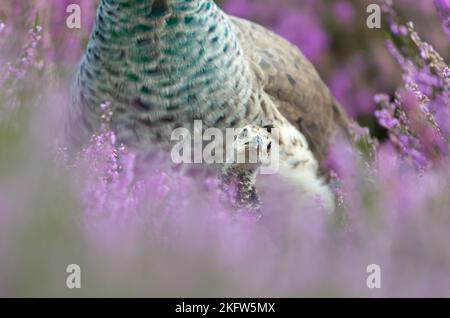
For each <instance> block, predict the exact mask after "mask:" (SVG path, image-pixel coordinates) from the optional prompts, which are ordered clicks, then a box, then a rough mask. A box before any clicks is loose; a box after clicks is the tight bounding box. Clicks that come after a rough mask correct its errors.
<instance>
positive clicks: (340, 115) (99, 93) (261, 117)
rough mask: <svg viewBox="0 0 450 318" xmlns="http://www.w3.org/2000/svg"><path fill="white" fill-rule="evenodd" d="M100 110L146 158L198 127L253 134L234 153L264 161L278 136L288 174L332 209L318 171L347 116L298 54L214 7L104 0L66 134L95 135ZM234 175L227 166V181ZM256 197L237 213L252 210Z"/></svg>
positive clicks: (164, 0) (162, 0)
mask: <svg viewBox="0 0 450 318" xmlns="http://www.w3.org/2000/svg"><path fill="white" fill-rule="evenodd" d="M105 101H107V102H108V103H110V104H111V109H112V112H113V116H112V117H111V119H110V126H111V129H112V130H113V131H114V132H115V134H116V138H117V140H118V141H120V142H121V143H123V144H125V145H127V146H128V147H130V148H132V149H135V150H136V151H137V152H142V153H144V152H145V151H146V150H148V149H149V148H150V147H152V146H153V145H157V144H165V143H168V142H169V141H170V138H171V133H172V132H173V130H174V129H177V128H179V127H186V128H189V129H192V127H193V122H194V120H201V121H202V123H203V125H204V127H205V128H208V127H216V128H220V129H225V128H229V127H233V128H237V129H239V134H241V133H242V132H243V131H246V133H247V132H251V133H250V134H248V133H247V135H246V137H245V138H247V141H246V142H244V143H241V144H239V145H238V146H237V147H241V148H239V149H243V148H242V146H244V148H245V147H247V148H248V147H252V145H256V147H257V148H258V147H266V148H265V149H264V151H266V152H267V153H269V152H270V151H271V150H270V149H267V145H268V144H267V143H265V140H267V138H266V137H267V136H271V132H270V130H271V129H268V128H267V127H271V128H272V127H275V128H277V129H278V131H279V133H278V138H279V144H280V147H279V149H280V153H281V155H280V158H281V161H282V166H283V169H284V170H283V171H284V175H286V176H287V178H289V179H293V180H294V183H296V184H297V185H301V188H302V189H303V190H304V191H306V192H311V193H312V195H321V196H322V197H326V198H327V199H326V201H328V202H329V205H330V206H332V203H331V201H332V194H331V191H330V190H329V188H328V186H327V185H326V180H325V178H324V177H323V173H322V170H323V167H324V163H325V158H326V155H327V150H328V147H329V146H330V144H331V142H332V140H333V138H334V136H335V135H336V134H337V132H338V131H340V130H342V131H346V130H347V128H348V125H349V119H348V116H347V115H346V113H345V111H344V110H343V108H342V107H341V106H340V105H339V103H338V102H337V101H336V99H335V98H334V97H333V96H332V94H331V93H330V90H329V89H328V87H327V86H326V84H325V83H324V82H323V80H322V79H321V77H320V75H319V74H318V72H317V71H316V69H315V68H314V66H313V65H312V63H311V62H310V61H309V60H308V59H307V58H306V57H305V56H304V55H303V54H302V53H301V51H300V50H299V49H298V48H297V47H296V46H294V45H293V44H291V43H289V42H288V41H287V40H285V39H283V38H281V37H279V36H278V35H276V34H275V33H273V32H271V31H269V30H268V29H266V28H264V27H263V26H260V25H258V24H256V23H253V22H251V21H248V20H244V19H241V18H238V17H233V16H230V15H227V14H226V13H225V12H224V11H222V10H221V8H220V7H219V6H218V5H217V4H216V3H215V2H214V1H213V0H100V3H99V5H98V8H97V14H96V19H95V23H94V26H93V29H92V32H91V34H90V37H89V40H88V43H87V47H86V51H85V53H84V54H83V56H82V57H81V59H80V61H79V63H78V65H77V68H76V71H75V75H74V80H73V85H72V103H71V106H70V108H69V112H68V116H67V118H68V120H67V125H66V128H67V132H68V135H69V136H70V139H71V141H72V142H73V143H74V144H82V143H84V142H86V140H88V139H89V137H90V136H91V134H92V133H93V132H95V131H97V130H98V129H99V127H100V126H101V121H102V108H101V107H100V105H101V104H102V103H104V102H105ZM261 136H263V137H264V138H261ZM245 138H244V139H245ZM255 138H257V140H260V142H256V143H255V142H250V141H251V140H253V139H255ZM241 139H242V138H241ZM261 140H264V142H263V143H264V144H261ZM239 151H240V150H239ZM236 167H237V166H236V165H234V164H232V165H225V167H224V169H225V170H224V172H223V175H225V176H229V175H230V174H231V175H232V174H233V172H235V171H240V170H239V169H236ZM245 167H247V168H246V169H247V170H245V169H244V170H245V171H246V173H247V174H248V175H251V176H253V177H249V178H246V180H248V182H250V184H248V182H247V183H246V182H244V183H245V185H242V187H241V188H242V189H245V188H251V189H254V187H255V185H254V183H255V178H254V175H255V173H257V172H256V170H254V169H249V168H248V167H249V166H248V165H247V166H245ZM224 179H229V178H227V177H226V178H224ZM303 190H302V191H303ZM244 192H245V191H244ZM253 192H254V191H253V190H251V191H250V194H249V195H246V196H241V198H242V197H244V198H246V199H245V200H241V201H243V202H241V203H240V204H238V205H239V206H244V207H245V206H258V205H259V204H258V202H259V199H257V198H256V197H257V196H255V195H254V193H253ZM255 202H256V203H255Z"/></svg>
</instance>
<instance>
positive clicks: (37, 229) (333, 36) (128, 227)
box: [0, 0, 450, 297]
mask: <svg viewBox="0 0 450 318" xmlns="http://www.w3.org/2000/svg"><path fill="white" fill-rule="evenodd" d="M373 2H376V1H370V0H326V1H325V0H323V1H321V0H221V1H217V3H218V4H219V5H220V6H221V7H222V8H223V9H224V10H225V11H226V12H228V13H230V14H232V15H236V16H239V17H243V18H246V19H249V20H252V21H255V22H257V23H259V24H261V25H263V26H265V27H267V28H269V29H271V30H273V31H274V32H276V33H277V34H279V35H281V36H283V37H284V38H286V39H288V40H289V41H291V42H292V43H294V44H295V45H297V46H298V47H299V48H300V49H301V50H302V52H303V53H304V54H305V55H306V56H307V57H308V58H309V59H310V60H311V61H312V62H313V64H314V65H315V66H316V67H317V69H318V70H319V73H320V74H321V76H322V77H323V79H324V81H325V82H326V83H327V84H328V85H329V87H330V89H331V90H332V92H333V94H334V95H335V96H336V97H337V99H338V100H339V101H340V102H341V103H342V105H343V106H344V108H345V109H346V111H347V112H348V113H349V114H350V115H351V116H352V117H354V118H355V119H357V121H358V122H359V123H360V124H361V125H362V126H366V127H369V128H370V131H371V133H372V135H373V136H375V137H378V139H380V140H381V141H383V140H387V136H388V131H387V130H386V129H385V128H382V127H381V126H380V125H379V124H377V119H376V118H375V116H374V111H375V110H376V105H375V102H374V95H375V94H377V93H386V94H388V95H389V96H393V95H394V92H395V91H396V90H397V88H398V87H399V86H401V85H402V83H403V82H402V70H401V68H400V66H399V65H398V64H397V63H396V61H395V60H394V59H393V57H392V56H391V55H390V54H389V52H388V50H387V49H386V42H385V41H386V35H387V33H389V31H388V30H387V29H386V27H385V22H386V21H384V18H383V22H384V27H383V28H382V29H368V28H367V27H366V19H367V16H368V13H366V8H367V5H368V4H370V3H373ZM439 2H441V3H443V5H446V6H447V8H448V7H450V5H449V4H448V2H445V0H444V1H439ZM72 3H76V4H79V5H80V6H81V8H82V28H81V29H79V30H77V29H72V30H70V29H68V28H67V27H66V24H65V21H66V17H67V13H66V8H67V6H68V5H69V4H72ZM96 5H97V1H93V0H28V1H14V0H2V1H1V3H0V84H1V86H0V296H8V297H9V296H65V297H72V296H184V297H189V296H236V297H239V296H374V297H379V296H449V295H450V252H449V248H448V242H449V239H450V237H449V235H450V234H449V233H450V231H449V224H450V216H449V213H448V206H449V204H450V202H449V198H448V191H449V190H450V185H449V179H450V178H448V176H449V175H450V174H449V173H448V172H449V170H450V169H448V167H446V168H445V169H444V170H440V171H430V172H429V173H425V174H423V173H422V174H419V173H417V171H415V170H414V169H411V168H410V167H409V166H405V165H404V164H403V162H402V161H401V160H400V158H399V157H398V156H397V155H396V154H395V152H394V151H393V150H392V149H391V147H390V145H388V144H387V145H386V146H385V147H384V146H383V147H381V148H380V150H379V152H378V158H379V161H378V163H379V162H382V163H383V164H382V165H380V166H377V167H376V168H373V167H371V168H370V169H369V168H368V167H367V165H366V164H365V163H364V162H362V161H360V158H359V157H357V156H355V154H354V153H353V152H352V151H351V150H348V149H347V148H346V147H345V145H343V146H342V148H339V149H337V152H335V154H336V156H337V157H338V158H339V160H340V161H341V164H342V162H344V163H343V167H344V168H342V169H341V170H342V171H341V172H342V174H343V177H342V178H343V180H344V181H343V182H347V183H346V185H345V186H344V187H343V188H344V190H349V189H350V190H349V191H353V192H352V195H350V196H352V198H351V200H350V201H351V204H350V206H349V207H348V206H347V208H348V209H347V210H348V211H347V212H348V213H347V214H346V215H345V217H344V216H343V215H342V214H337V215H335V216H332V217H328V216H323V215H321V214H320V213H315V212H317V211H314V209H312V210H311V211H312V212H306V211H305V210H304V209H300V208H299V207H298V206H297V205H296V203H295V202H296V201H295V196H294V197H292V195H291V194H290V193H289V191H288V190H286V189H285V188H283V186H282V184H281V183H278V181H277V182H275V183H274V184H276V185H277V189H271V190H270V191H269V192H271V193H272V196H271V197H272V199H271V198H268V199H267V201H266V202H267V203H266V206H267V207H266V210H267V211H265V212H266V214H267V216H268V217H267V218H266V219H265V220H267V221H264V222H263V223H262V225H261V224H256V225H255V224H254V223H252V222H251V221H248V220H244V221H242V222H235V221H230V220H227V218H226V216H225V217H224V216H223V215H222V214H220V213H216V214H215V216H214V217H213V218H211V211H215V212H217V211H221V207H220V205H218V204H217V202H216V201H215V199H214V198H213V197H210V195H208V196H206V198H205V195H204V189H211V188H213V186H212V185H211V184H212V183H213V181H211V180H209V181H208V182H206V183H204V184H203V183H202V184H201V185H199V184H196V183H195V182H194V181H192V180H190V179H186V178H184V177H183V176H179V175H171V174H170V173H167V172H164V171H163V172H161V171H160V170H157V171H155V172H154V173H153V174H152V175H151V176H150V177H149V178H148V180H147V181H146V182H145V183H144V184H141V185H139V187H137V188H136V187H134V188H127V191H123V188H120V187H118V188H117V189H116V188H114V189H113V190H111V189H110V186H109V185H107V184H105V183H104V182H103V179H102V178H96V177H97V176H98V175H101V173H102V171H103V170H102V169H103V168H104V167H103V166H102V165H103V164H105V165H108V164H110V163H104V162H103V159H104V156H109V155H110V153H111V151H112V150H111V149H110V147H109V146H108V141H107V140H106V141H105V140H104V139H102V140H100V141H98V143H99V145H98V146H96V147H94V148H93V149H92V148H91V149H89V150H88V151H86V153H84V154H83V155H82V156H81V159H80V158H78V162H77V163H76V164H75V165H74V164H72V163H69V161H70V160H69V159H68V158H67V156H66V153H65V152H64V149H61V148H60V147H59V146H58V144H57V140H56V139H57V137H58V135H60V131H61V112H62V109H63V108H64V106H65V105H67V101H68V96H67V91H68V83H69V81H70V76H71V74H72V72H73V69H74V66H75V63H76V62H77V60H78V59H79V58H80V56H81V55H82V53H83V50H84V48H85V44H86V41H87V37H88V35H89V32H90V29H91V27H92V24H93V21H94V18H95V8H96ZM395 8H396V9H397V11H398V13H399V15H400V16H402V17H404V18H405V19H406V20H408V21H409V20H411V21H413V22H414V25H415V29H416V30H417V31H418V32H419V33H420V36H421V37H422V38H423V39H425V40H426V41H427V42H428V43H430V44H432V46H433V47H434V48H435V49H436V50H437V51H438V52H439V53H440V54H441V55H442V57H443V58H444V60H445V61H448V60H449V58H450V46H449V41H448V34H446V33H445V30H444V29H443V27H442V23H441V20H440V18H439V16H438V13H437V11H436V7H435V6H434V1H433V0H420V1H418V0H396V1H395ZM37 26H39V27H37ZM104 138H106V139H107V137H104ZM98 156H100V159H99V160H97V159H98ZM94 159H95V160H94ZM445 160H446V162H448V157H446V158H445ZM93 162H95V164H94V166H93ZM369 170H370V171H369ZM121 182H123V180H120V182H119V183H120V184H122V183H121ZM349 185H350V186H349ZM186 189H188V190H186ZM199 189H200V190H199ZM283 189H284V190H286V191H285V192H283ZM347 199H348V198H347ZM299 210H302V211H301V212H302V214H301V217H300V218H298V217H296V218H294V219H293V215H292V213H296V212H299ZM308 211H309V210H308ZM424 211H425V212H427V214H424V213H423V212H424ZM291 212H292V213H291ZM224 214H225V215H226V212H224ZM343 220H344V221H343ZM72 263H75V264H79V265H80V266H81V268H82V275H83V276H82V277H83V278H82V286H83V288H82V289H81V290H69V289H67V288H66V285H65V282H66V277H67V273H66V272H65V269H66V266H67V265H68V264H72ZM371 263H376V264H380V265H382V268H383V273H384V274H383V275H384V276H383V288H382V289H381V290H369V289H367V287H366V276H367V274H366V266H367V265H368V264H371Z"/></svg>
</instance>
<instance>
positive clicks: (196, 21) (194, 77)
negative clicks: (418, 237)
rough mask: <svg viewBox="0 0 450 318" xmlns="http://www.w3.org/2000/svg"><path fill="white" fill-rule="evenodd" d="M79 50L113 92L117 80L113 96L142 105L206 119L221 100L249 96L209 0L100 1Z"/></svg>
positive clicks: (225, 21) (220, 107) (225, 27)
mask: <svg viewBox="0 0 450 318" xmlns="http://www.w3.org/2000/svg"><path fill="white" fill-rule="evenodd" d="M86 56H87V63H91V64H97V66H100V65H101V67H102V70H99V71H100V72H104V71H105V70H106V71H107V72H108V74H106V75H105V76H106V77H108V81H109V82H110V83H112V84H114V85H116V86H117V87H118V89H115V90H114V91H113V92H112V93H113V94H121V93H120V92H121V90H120V88H123V86H124V85H125V88H126V89H124V92H126V94H122V95H123V96H117V97H120V98H121V99H126V98H128V97H130V98H131V97H133V96H137V95H139V96H141V99H142V100H141V101H140V102H141V103H142V105H153V106H149V107H148V108H149V109H150V108H152V107H154V105H158V107H160V109H171V108H177V107H182V106H184V107H186V108H188V109H190V111H191V112H192V116H193V117H194V118H203V117H205V116H204V115H205V114H207V115H208V116H210V117H211V118H212V119H211V120H210V122H211V124H212V123H213V122H214V120H216V119H218V118H219V117H223V114H225V113H229V109H226V108H227V105H226V104H227V103H228V104H231V103H234V105H236V104H242V105H244V104H245V103H246V102H247V101H248V100H249V99H250V95H251V92H250V88H249V83H250V82H251V72H250V70H249V66H248V65H247V62H246V60H245V58H244V55H243V52H242V49H241V47H240V45H239V43H238V41H237V38H236V35H235V33H234V30H233V27H232V25H231V22H230V20H229V18H228V17H227V16H226V15H225V14H224V13H223V12H222V11H221V10H220V9H219V8H218V7H217V6H216V5H215V4H214V2H213V1H212V0H102V1H101V3H100V5H99V8H98V13H97V19H96V24H95V27H94V30H93V32H92V34H91V38H90V41H89V44H88V50H87V54H86ZM98 59H100V60H101V61H100V63H99V61H98ZM101 85H103V84H101ZM121 85H122V86H121ZM133 98H134V97H133ZM125 102H130V101H125ZM242 105H241V106H242ZM143 108H144V110H145V107H143ZM241 108H242V109H241V110H239V111H240V112H241V113H243V112H244V111H245V110H244V107H243V106H242V107H241ZM239 111H237V116H239V115H240V116H242V114H239Z"/></svg>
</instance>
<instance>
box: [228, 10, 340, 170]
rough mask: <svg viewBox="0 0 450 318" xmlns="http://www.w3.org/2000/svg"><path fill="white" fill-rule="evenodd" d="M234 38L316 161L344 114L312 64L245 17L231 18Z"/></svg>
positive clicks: (272, 34) (288, 45)
mask: <svg viewBox="0 0 450 318" xmlns="http://www.w3.org/2000/svg"><path fill="white" fill-rule="evenodd" d="M231 19H232V24H233V26H234V27H235V29H236V34H237V37H238V40H239V42H240V44H241V46H242V48H243V50H244V53H245V55H246V57H247V58H248V59H249V60H250V62H251V65H252V68H253V69H254V71H255V73H257V74H258V76H259V77H260V78H261V83H262V85H263V88H264V91H265V92H266V93H267V94H268V95H269V96H270V97H271V98H272V100H273V101H274V103H275V105H277V106H278V108H279V111H280V112H281V113H282V114H283V115H284V116H285V117H286V118H287V119H288V120H289V121H290V122H291V123H292V124H293V125H294V126H296V127H297V128H298V129H299V130H300V131H301V132H302V133H303V134H304V135H305V137H306V138H307V140H308V143H309V146H310V148H311V150H312V151H313V153H314V154H315V156H316V158H317V159H318V160H319V162H322V161H323V160H324V158H325V155H326V151H327V148H328V143H329V141H330V138H331V137H332V135H333V134H334V132H335V131H336V129H337V128H338V127H341V128H344V129H345V127H346V126H347V117H346V115H345V113H344V112H343V110H342V109H341V107H340V106H339V104H338V103H337V102H336V101H335V100H334V98H333V97H332V96H331V94H330V92H329V89H328V88H327V86H326V85H325V84H324V83H323V81H322V79H321V78H320V76H319V74H318V73H317V71H316V70H315V68H314V66H313V65H312V64H311V63H310V62H309V61H308V59H307V58H306V57H305V56H304V55H303V54H302V53H301V52H300V51H299V50H298V49H297V48H296V47H295V46H294V45H292V44H290V43H289V42H288V41H286V40H284V39H282V38H281V37H279V36H277V35H276V34H274V33H272V32H270V31H269V30H267V29H265V28H263V27H262V26H259V25H257V24H255V23H252V22H250V21H247V20H243V19H239V18H235V17H232V18H231Z"/></svg>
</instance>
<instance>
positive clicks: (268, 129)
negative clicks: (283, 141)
mask: <svg viewBox="0 0 450 318" xmlns="http://www.w3.org/2000/svg"><path fill="white" fill-rule="evenodd" d="M263 128H264V129H266V130H267V131H268V132H269V134H270V133H271V132H272V129H273V128H275V126H274V125H265V126H263Z"/></svg>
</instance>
